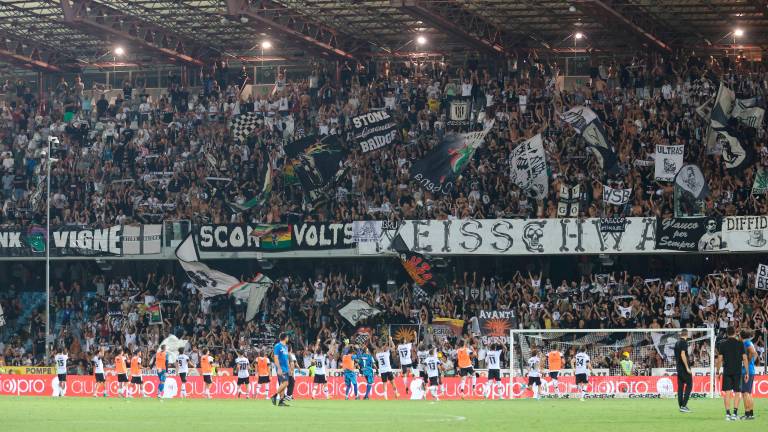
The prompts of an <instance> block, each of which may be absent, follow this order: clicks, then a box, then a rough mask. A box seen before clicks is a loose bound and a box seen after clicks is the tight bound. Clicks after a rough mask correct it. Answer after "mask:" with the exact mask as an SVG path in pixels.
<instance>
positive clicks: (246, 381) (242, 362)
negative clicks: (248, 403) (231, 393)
mask: <svg viewBox="0 0 768 432" xmlns="http://www.w3.org/2000/svg"><path fill="white" fill-rule="evenodd" d="M235 354H237V358H236V359H235V367H236V368H237V386H238V387H239V391H238V393H237V398H238V399H240V397H241V396H245V398H246V399H250V394H251V389H250V386H251V371H250V366H251V362H250V361H248V358H247V357H245V356H244V355H242V354H240V353H238V352H237V351H235Z"/></svg>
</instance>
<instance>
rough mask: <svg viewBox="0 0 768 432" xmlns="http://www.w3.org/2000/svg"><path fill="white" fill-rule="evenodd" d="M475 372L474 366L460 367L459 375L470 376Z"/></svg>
mask: <svg viewBox="0 0 768 432" xmlns="http://www.w3.org/2000/svg"><path fill="white" fill-rule="evenodd" d="M473 373H475V369H474V368H472V366H470V367H465V368H461V369H459V376H463V377H465V376H470V375H472V374H473Z"/></svg>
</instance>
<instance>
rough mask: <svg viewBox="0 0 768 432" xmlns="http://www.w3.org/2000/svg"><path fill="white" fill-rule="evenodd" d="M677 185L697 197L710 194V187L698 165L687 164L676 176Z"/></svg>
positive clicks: (701, 197)
mask: <svg viewBox="0 0 768 432" xmlns="http://www.w3.org/2000/svg"><path fill="white" fill-rule="evenodd" d="M675 185H676V186H677V187H679V188H681V189H683V190H685V191H687V192H688V193H690V194H691V195H693V196H694V197H695V198H696V199H704V198H706V197H707V195H709V187H708V186H707V181H706V180H705V179H704V174H702V172H701V169H700V168H699V167H698V166H696V165H685V166H684V167H683V169H681V170H680V171H679V172H678V173H677V176H676V177H675Z"/></svg>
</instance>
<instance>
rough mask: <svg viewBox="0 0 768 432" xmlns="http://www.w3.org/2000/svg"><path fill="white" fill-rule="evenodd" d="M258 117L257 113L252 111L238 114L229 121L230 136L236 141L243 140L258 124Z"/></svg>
mask: <svg viewBox="0 0 768 432" xmlns="http://www.w3.org/2000/svg"><path fill="white" fill-rule="evenodd" d="M259 119H260V116H259V114H258V113H254V112H249V113H245V114H240V115H238V116H237V117H235V118H234V119H232V121H231V122H230V123H229V127H230V128H231V129H232V136H233V137H234V138H235V140H237V141H245V138H247V137H248V135H250V134H251V132H252V131H253V130H254V129H256V126H258V121H259Z"/></svg>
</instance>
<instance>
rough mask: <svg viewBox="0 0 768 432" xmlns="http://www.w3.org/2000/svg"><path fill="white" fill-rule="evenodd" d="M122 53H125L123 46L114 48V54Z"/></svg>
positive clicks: (119, 54)
mask: <svg viewBox="0 0 768 432" xmlns="http://www.w3.org/2000/svg"><path fill="white" fill-rule="evenodd" d="M123 54H125V48H123V47H121V46H119V47H116V48H115V55H116V56H122V55H123Z"/></svg>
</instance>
